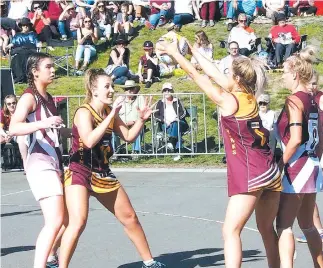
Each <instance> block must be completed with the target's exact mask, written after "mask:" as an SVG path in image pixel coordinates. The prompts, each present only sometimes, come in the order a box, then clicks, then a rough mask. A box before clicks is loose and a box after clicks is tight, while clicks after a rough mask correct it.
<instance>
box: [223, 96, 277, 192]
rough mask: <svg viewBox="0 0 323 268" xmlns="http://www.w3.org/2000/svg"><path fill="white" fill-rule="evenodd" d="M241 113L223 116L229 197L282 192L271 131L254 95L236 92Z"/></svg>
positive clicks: (238, 111)
mask: <svg viewBox="0 0 323 268" xmlns="http://www.w3.org/2000/svg"><path fill="white" fill-rule="evenodd" d="M232 95H233V96H234V97H235V99H236V101H237V104H238V110H237V111H236V113H234V114H233V115H230V116H222V117H221V124H222V132H223V138H224V145H225V150H226V157H227V171H228V174H227V176H228V194H229V196H232V195H236V194H243V193H249V192H253V191H258V190H271V191H281V178H280V172H279V169H278V166H277V164H276V163H275V161H274V156H273V154H272V152H271V150H270V148H269V146H268V141H269V131H268V130H267V129H265V128H264V127H263V125H262V122H261V119H260V116H259V113H258V105H257V102H256V99H255V97H254V96H253V95H251V94H247V93H243V92H234V93H232Z"/></svg>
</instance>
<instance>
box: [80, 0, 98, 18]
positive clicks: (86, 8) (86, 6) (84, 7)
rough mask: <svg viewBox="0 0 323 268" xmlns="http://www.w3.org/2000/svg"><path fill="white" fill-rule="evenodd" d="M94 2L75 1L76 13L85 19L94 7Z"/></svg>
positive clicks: (85, 0) (87, 0)
mask: <svg viewBox="0 0 323 268" xmlns="http://www.w3.org/2000/svg"><path fill="white" fill-rule="evenodd" d="M94 3H95V0H75V5H76V6H77V11H78V12H81V14H82V16H83V17H85V16H86V15H87V13H89V12H90V11H91V10H92V9H93V7H94Z"/></svg>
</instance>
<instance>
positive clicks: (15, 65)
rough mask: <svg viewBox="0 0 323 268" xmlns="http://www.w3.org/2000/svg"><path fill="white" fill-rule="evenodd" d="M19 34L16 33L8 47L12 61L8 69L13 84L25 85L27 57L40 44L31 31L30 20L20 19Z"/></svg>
mask: <svg viewBox="0 0 323 268" xmlns="http://www.w3.org/2000/svg"><path fill="white" fill-rule="evenodd" d="M19 27H20V28H21V29H22V31H21V32H19V33H17V34H16V35H15V36H14V37H13V38H12V40H11V44H10V45H8V49H11V52H10V54H11V55H12V59H11V62H10V67H11V69H12V75H13V79H14V81H15V83H26V82H27V76H26V64H27V60H28V58H29V56H30V55H31V54H33V53H35V52H36V51H37V47H41V43H40V42H39V41H38V39H37V35H36V33H35V32H34V30H33V27H32V24H31V22H30V19H28V18H22V20H21V22H20V23H19Z"/></svg>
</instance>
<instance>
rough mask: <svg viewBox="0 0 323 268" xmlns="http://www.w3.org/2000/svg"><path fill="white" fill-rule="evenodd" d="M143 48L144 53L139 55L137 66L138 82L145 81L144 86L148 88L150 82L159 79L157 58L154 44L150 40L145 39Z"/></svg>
mask: <svg viewBox="0 0 323 268" xmlns="http://www.w3.org/2000/svg"><path fill="white" fill-rule="evenodd" d="M143 48H144V50H145V55H143V56H141V58H140V61H139V66H138V75H139V80H140V82H145V83H146V86H145V88H150V87H151V85H152V83H153V82H155V81H160V78H159V77H160V73H159V66H158V58H157V55H156V54H155V53H154V44H153V43H152V42H151V41H145V42H144V45H143Z"/></svg>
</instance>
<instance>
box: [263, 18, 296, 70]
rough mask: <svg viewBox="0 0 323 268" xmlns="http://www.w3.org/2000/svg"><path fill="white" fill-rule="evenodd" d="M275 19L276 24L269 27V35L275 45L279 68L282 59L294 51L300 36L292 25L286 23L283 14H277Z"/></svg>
mask: <svg viewBox="0 0 323 268" xmlns="http://www.w3.org/2000/svg"><path fill="white" fill-rule="evenodd" d="M276 19H277V22H278V25H275V26H273V27H272V28H271V30H270V34H269V37H270V38H271V39H272V42H273V44H274V46H275V56H276V63H277V66H278V67H279V68H281V67H282V63H283V60H284V59H285V60H286V59H287V58H288V57H289V56H290V55H292V54H293V52H295V48H296V45H297V44H298V43H299V42H300V40H301V37H300V35H299V33H298V32H297V30H296V28H295V27H294V26H293V25H291V24H287V23H286V17H285V15H284V14H281V13H280V14H278V15H277V17H276Z"/></svg>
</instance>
